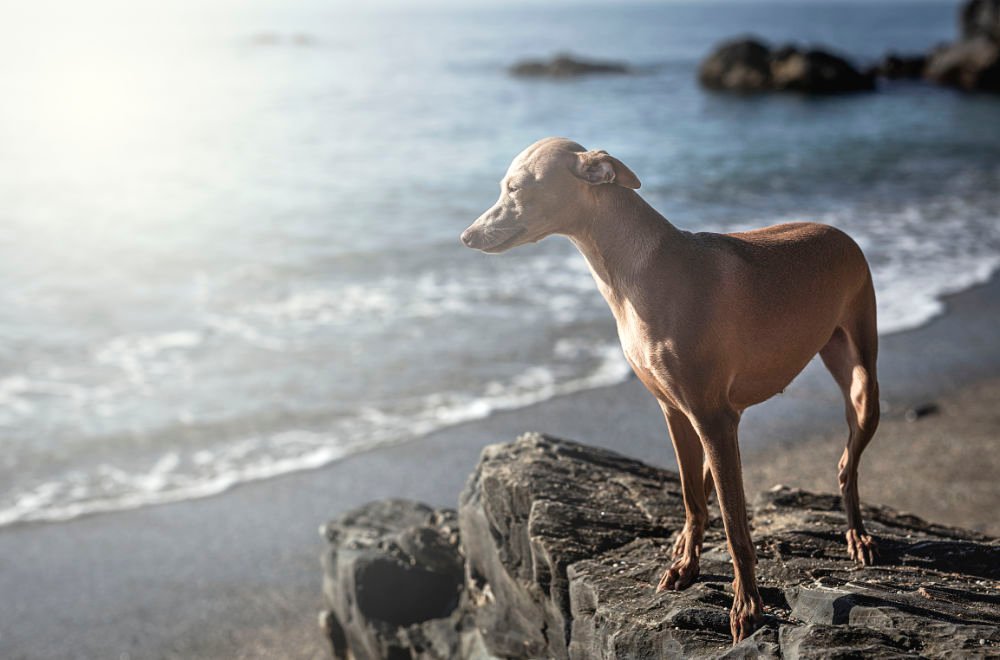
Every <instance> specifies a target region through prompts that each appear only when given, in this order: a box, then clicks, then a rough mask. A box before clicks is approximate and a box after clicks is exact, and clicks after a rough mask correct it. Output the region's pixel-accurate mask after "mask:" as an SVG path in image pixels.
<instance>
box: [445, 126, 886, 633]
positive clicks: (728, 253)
mask: <svg viewBox="0 0 1000 660" xmlns="http://www.w3.org/2000/svg"><path fill="white" fill-rule="evenodd" d="M638 187H639V180H638V178H636V176H635V174H633V173H632V171H631V170H629V169H628V168H627V167H626V166H625V165H623V164H622V163H621V161H619V160H618V159H616V158H613V157H612V156H609V155H608V154H607V153H606V152H603V151H586V150H584V148H583V147H581V146H580V145H579V144H576V143H575V142H571V141H570V140H566V139H562V138H547V139H545V140H541V141H539V142H536V143H535V144H533V145H531V146H530V147H528V148H527V149H525V150H524V151H523V152H521V153H520V154H519V155H518V156H517V158H515V159H514V162H513V163H512V164H511V166H510V168H509V169H508V170H507V175H506V176H505V177H504V178H503V180H502V181H501V184H500V199H499V200H497V203H496V204H494V205H493V207H492V208H490V209H489V210H488V211H486V212H485V213H484V214H483V215H482V216H481V217H480V218H479V219H478V220H476V221H475V222H474V223H473V224H472V225H471V226H470V227H469V228H468V229H466V230H465V232H464V233H463V234H462V242H463V243H465V244H466V245H467V246H469V247H472V248H476V249H479V250H482V251H484V252H490V253H497V252H503V251H504V250H508V249H510V248H512V247H515V246H518V245H523V244H524V243H529V242H534V241H538V240H540V239H542V238H544V237H546V236H548V235H550V234H563V235H565V236H567V237H569V239H570V240H571V241H573V243H574V244H575V245H576V247H577V248H578V249H579V250H580V252H582V253H583V256H584V257H585V258H586V260H587V263H588V264H589V266H590V270H591V272H592V273H593V275H594V280H595V281H596V282H597V287H598V288H599V289H600V291H601V294H603V295H604V298H605V299H606V300H607V301H608V305H610V307H611V311H612V312H613V313H614V316H615V321H616V322H617V324H618V336H619V338H620V339H621V343H622V348H623V349H624V351H625V357H626V358H627V359H628V362H629V364H631V365H632V368H633V369H634V370H635V373H636V375H638V377H639V378H640V379H641V380H642V382H643V383H644V384H645V385H646V387H647V388H648V389H649V391H650V392H652V393H653V395H654V396H655V397H656V398H657V400H658V401H659V402H660V406H661V407H662V408H663V414H664V415H665V416H666V420H667V426H668V427H669V429H670V436H671V438H672V440H673V443H674V450H675V451H676V453H677V464H678V465H679V466H680V472H681V485H682V488H683V491H684V507H685V510H686V514H687V521H686V523H685V525H684V529H683V530H682V531H681V532H680V534H679V536H678V538H677V541H676V543H675V544H674V549H673V554H674V561H673V564H672V565H671V566H670V567H669V568H668V569H667V571H666V572H665V573H664V575H663V578H662V579H661V580H660V584H659V586H658V588H657V590H658V591H659V590H664V589H684V588H686V587H687V586H689V585H690V584H691V583H692V582H693V581H694V579H695V578H696V577H697V576H698V571H699V567H698V558H699V556H700V555H701V545H702V540H703V538H704V531H705V524H706V522H707V518H708V496H709V494H710V493H711V490H712V484H713V482H714V484H715V488H716V489H717V490H718V495H719V507H720V509H721V511H722V519H723V523H724V524H725V528H726V536H727V538H728V540H729V553H730V555H731V556H732V559H733V568H734V573H735V580H734V581H733V591H734V593H735V599H734V602H733V608H732V611H731V612H730V627H731V629H732V633H733V640H734V641H739V640H741V639H743V638H744V637H746V636H748V635H749V634H750V633H751V632H753V629H754V627H755V626H756V624H757V623H758V622H759V620H760V618H761V600H760V595H759V593H758V591H757V583H756V580H755V578H754V564H756V561H757V560H756V555H755V552H754V546H753V542H752V541H751V539H750V527H749V524H748V522H747V514H746V505H745V502H744V494H743V475H742V469H741V467H740V452H739V447H738V446H737V426H738V425H739V421H740V416H741V414H742V413H743V410H744V409H746V408H747V407H748V406H752V405H754V404H756V403H760V402H761V401H764V400H766V399H768V398H770V397H772V396H774V395H775V394H778V393H779V392H781V391H782V390H783V389H784V388H785V386H786V385H788V383H789V382H791V380H792V379H793V378H794V377H795V376H796V375H797V374H798V373H799V372H800V371H801V370H802V369H803V368H804V367H805V366H806V364H807V363H808V362H809V360H810V359H812V357H813V356H814V355H815V354H816V353H817V352H818V353H819V354H820V356H822V358H823V362H824V364H826V366H827V368H828V369H829V370H830V372H831V373H832V374H833V377H834V378H835V379H836V381H837V384H838V385H839V386H840V388H841V390H842V391H843V393H844V399H845V401H846V404H847V423H848V426H849V427H850V436H849V438H848V441H847V448H846V449H845V450H844V454H843V456H842V457H841V459H840V466H839V467H840V472H839V480H840V490H841V493H842V494H843V498H844V508H845V509H846V511H847V526H848V530H847V547H848V551H849V553H850V555H851V557H852V558H854V559H855V560H856V561H858V562H860V563H861V564H871V563H873V562H874V560H875V557H876V546H875V542H874V541H873V540H872V538H871V536H869V535H868V534H867V533H866V532H865V528H864V525H863V524H862V522H861V509H860V505H859V501H858V461H859V459H860V457H861V452H863V451H864V449H865V446H867V444H868V442H869V441H870V440H871V438H872V434H874V432H875V428H876V426H877V425H878V419H879V401H878V382H877V380H876V376H875V361H876V355H877V352H878V336H877V334H876V326H875V291H874V288H873V287H872V278H871V274H870V272H869V269H868V264H867V262H866V261H865V257H864V255H863V254H862V253H861V250H860V248H858V246H857V244H855V243H854V241H853V240H851V239H850V238H849V237H848V236H847V235H846V234H844V233H843V232H841V231H839V230H837V229H834V228H833V227H828V226H826V225H820V224H813V223H795V224H784V225H777V226H774V227H767V228H764V229H757V230H754V231H749V232H743V233H737V234H711V233H697V234H692V233H690V232H686V231H681V230H679V229H677V228H676V227H674V226H673V225H671V224H670V223H669V222H668V221H667V220H666V218H664V217H663V216H662V215H660V214H659V213H657V212H656V211H655V210H653V208H652V207H650V206H649V205H648V204H646V203H645V202H644V201H643V200H642V198H641V197H639V195H638V194H636V193H635V192H634V189H636V188H638Z"/></svg>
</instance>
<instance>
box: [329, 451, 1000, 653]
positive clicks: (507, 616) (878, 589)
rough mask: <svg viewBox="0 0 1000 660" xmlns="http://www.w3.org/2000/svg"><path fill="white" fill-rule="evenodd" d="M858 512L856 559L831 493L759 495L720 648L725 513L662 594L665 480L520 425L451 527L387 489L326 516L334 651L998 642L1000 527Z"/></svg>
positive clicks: (800, 649) (953, 649)
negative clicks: (738, 593) (746, 612)
mask: <svg viewBox="0 0 1000 660" xmlns="http://www.w3.org/2000/svg"><path fill="white" fill-rule="evenodd" d="M865 520H866V522H868V527H869V530H870V531H871V532H873V533H874V534H875V535H876V536H877V537H878V541H879V548H880V551H881V558H882V563H881V564H879V565H877V566H874V567H869V568H865V569H863V570H862V569H858V568H857V567H856V566H855V565H854V563H853V562H852V561H850V559H849V558H848V556H847V550H846V546H845V543H844V538H843V528H844V517H843V513H842V512H841V506H840V501H839V497H837V496H834V495H817V494H812V493H807V492H803V491H799V490H793V489H789V488H785V487H775V488H774V489H772V490H770V491H768V492H766V493H763V494H761V495H760V496H759V497H758V498H757V501H756V502H755V504H754V505H753V507H752V525H753V534H754V542H755V544H756V546H757V556H758V560H759V563H758V566H757V575H758V581H759V584H760V591H761V596H762V597H763V600H764V606H765V613H766V616H765V622H764V625H763V626H762V627H761V628H760V629H759V630H758V631H757V632H756V633H755V634H754V635H752V636H751V637H750V638H748V639H746V640H744V641H743V642H741V643H740V644H739V645H737V646H735V647H732V646H730V644H731V640H730V633H729V614H728V610H729V607H730V604H731V600H732V591H731V585H730V583H731V581H732V566H731V563H730V560H729V556H728V554H727V552H726V543H725V536H724V533H723V530H722V525H721V522H720V521H719V520H718V519H717V518H716V519H714V520H713V521H712V522H711V524H710V525H709V529H708V532H707V535H706V539H705V549H704V553H703V555H702V560H701V563H702V572H701V577H699V579H698V580H697V582H695V584H694V585H693V586H692V587H690V588H689V589H687V590H686V591H682V592H667V593H661V594H657V593H655V587H656V584H657V581H658V580H659V578H660V575H661V573H662V572H663V570H664V568H665V567H666V566H667V565H668V564H669V561H670V557H669V554H670V547H671V537H672V536H673V535H674V534H675V533H676V532H677V531H678V530H680V529H681V527H682V525H683V521H684V507H683V499H682V497H681V491H680V483H679V479H678V477H677V475H676V474H675V473H673V472H669V471H666V470H660V469H656V468H653V467H650V466H647V465H644V464H642V463H639V462H637V461H633V460H630V459H627V458H624V457H622V456H619V455H617V454H614V453H612V452H609V451H606V450H603V449H596V448H592V447H587V446H584V445H579V444H576V443H573V442H568V441H564V440H557V439H555V438H551V437H547V436H543V435H538V434H528V435H525V436H523V437H521V438H520V439H518V440H517V441H516V442H514V443H510V444H505V445H494V446H491V447H487V448H486V449H485V450H484V451H483V454H482V458H481V460H480V463H479V466H478V467H477V468H476V471H475V472H474V474H473V475H472V477H471V478H470V479H469V482H468V484H467V486H466V488H465V491H464V492H463V493H462V496H461V499H460V506H459V511H458V526H459V527H460V528H461V540H459V536H458V532H457V530H456V529H455V513H454V512H451V511H436V512H435V511H433V510H432V509H430V508H429V507H426V506H423V505H418V504H415V503H407V502H399V501H391V502H386V503H374V504H371V505H368V506H366V507H363V508H362V509H359V510H358V511H355V512H353V513H350V514H347V515H346V516H344V517H342V518H340V519H339V520H337V521H334V522H332V523H330V524H329V525H327V526H326V527H325V528H324V534H325V537H326V538H327V540H328V541H329V543H330V548H329V550H328V551H327V553H326V555H325V557H324V593H325V594H326V600H327V604H328V607H329V610H328V611H327V612H325V613H324V615H323V617H322V621H323V622H324V623H325V625H326V628H325V629H326V630H327V634H328V635H329V637H330V639H331V642H332V644H333V648H334V652H335V655H336V656H337V657H338V658H344V657H348V654H351V657H354V658H358V659H359V660H364V659H367V658H375V657H384V658H396V659H402V658H420V659H424V658H427V659H429V658H458V657H466V658H490V657H506V658H538V657H545V658H574V659H575V658H581V659H583V658H602V659H608V660H611V659H625V658H661V657H688V658H709V657H711V658H718V657H730V658H749V657H754V658H806V657H808V658H814V657H815V658H830V657H898V658H904V657H906V658H909V657H923V658H944V657H957V656H959V655H960V656H962V657H973V658H975V657H996V655H997V654H998V653H1000V596H998V595H997V594H998V593H1000V541H997V540H996V539H992V538H988V537H985V536H982V535H980V534H976V533H974V532H970V531H965V530H960V529H955V528H949V527H943V526H940V525H935V524H932V523H928V522H925V521H923V520H920V519H919V518H916V517H914V516H910V515H906V514H902V513H899V512H896V511H893V510H891V509H888V508H881V507H879V508H872V507H866V510H865ZM869 521H870V522H869ZM463 563H464V569H463ZM463 570H464V579H463V578H462V577H461V576H462V572H463Z"/></svg>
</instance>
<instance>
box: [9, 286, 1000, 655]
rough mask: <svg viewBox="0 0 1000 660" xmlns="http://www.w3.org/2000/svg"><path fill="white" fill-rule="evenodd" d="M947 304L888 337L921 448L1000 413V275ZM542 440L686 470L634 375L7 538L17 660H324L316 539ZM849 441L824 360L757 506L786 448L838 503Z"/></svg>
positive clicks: (801, 380)
mask: <svg viewBox="0 0 1000 660" xmlns="http://www.w3.org/2000/svg"><path fill="white" fill-rule="evenodd" d="M943 302H944V303H945V308H946V309H945V312H944V313H943V314H941V315H939V316H937V317H935V318H934V319H933V320H931V321H930V322H928V323H927V324H925V325H923V326H920V327H918V328H914V329H911V330H906V331H902V332H898V333H893V334H890V335H886V336H884V337H882V338H881V345H882V354H881V357H880V363H879V364H880V366H879V369H880V381H881V382H882V396H883V400H884V405H883V410H884V414H883V424H882V430H881V431H880V435H882V434H884V435H886V437H889V436H893V437H895V436H897V435H898V436H899V437H900V438H903V439H905V438H906V437H907V436H908V434H909V431H907V429H910V428H913V429H917V428H921V427H924V428H927V427H926V426H925V422H924V421H923V420H921V421H919V422H917V423H915V424H908V423H907V422H904V421H902V420H903V415H904V413H905V411H906V410H907V409H908V408H910V407H912V406H915V405H919V404H923V403H927V402H938V403H940V402H946V403H942V404H941V406H942V409H943V411H944V412H943V413H942V415H941V416H940V419H936V418H929V420H928V421H927V424H938V423H939V422H940V423H942V424H944V423H945V422H948V421H949V420H951V421H954V420H953V418H952V417H949V416H948V415H949V414H950V413H949V411H950V410H951V409H952V408H953V407H954V408H955V409H956V410H965V409H963V408H962V406H966V408H968V409H976V410H979V409H981V408H982V405H983V401H981V400H979V399H977V398H976V397H975V396H971V395H968V394H967V392H969V391H971V390H970V388H976V387H985V388H987V389H986V390H985V391H986V392H987V393H988V394H989V393H992V392H995V391H1000V390H998V389H989V388H991V387H994V385H991V384H990V383H996V382H1000V345H998V342H997V339H996V327H997V320H998V319H1000V274H994V275H993V277H992V278H991V279H990V280H989V281H988V282H986V283H984V284H980V285H977V286H974V287H972V288H970V289H966V290H964V291H962V292H959V293H956V294H952V295H950V296H946V297H945V298H944V299H943ZM970 396H971V398H970ZM963 397H964V398H963ZM953 401H955V402H957V403H955V404H953V403H952V402H953ZM986 403H987V404H988V403H989V397H988V396H987V400H986ZM885 404H887V405H885ZM977 406H978V407H977ZM963 414H965V415H968V414H969V411H968V410H966V412H965V413H963ZM904 424H906V425H907V426H905V427H903V428H902V430H899V431H896V430H887V429H894V428H895V427H897V426H899V425H904ZM945 426H947V425H945ZM930 428H931V429H932V431H933V429H934V428H936V427H933V426H932V427H930ZM983 428H988V425H986V426H984V427H983ZM529 430H538V431H542V432H547V433H550V434H553V435H556V436H560V437H565V438H569V439H573V440H576V441H579V442H584V443H587V444H593V445H598V446H604V447H608V448H611V449H613V450H615V451H618V452H620V453H622V454H625V455H628V456H630V457H633V458H637V459H639V460H643V461H646V462H649V463H652V464H654V465H658V466H663V467H669V468H672V469H673V468H675V466H674V462H673V455H672V454H673V452H672V449H671V447H670V442H669V439H668V436H667V432H666V426H665V425H664V423H663V421H662V418H661V413H660V410H659V407H658V406H657V404H656V402H655V401H654V400H653V398H652V397H651V396H650V395H649V394H648V393H647V392H646V391H645V390H644V388H643V386H642V385H641V384H640V383H639V382H638V381H637V380H636V379H634V378H632V379H629V380H628V381H627V382H625V383H622V384H619V385H612V386H608V387H602V388H596V389H591V390H585V391H581V392H576V393H572V394H567V395H564V396H559V397H555V398H553V399H549V400H546V401H543V402H540V403H537V404H533V405H531V406H528V407H526V408H519V409H514V410H507V411H501V412H497V413H494V414H493V415H491V416H490V417H487V418H485V419H481V420H476V421H472V422H466V423H463V424H459V425H456V426H452V427H448V428H446V429H442V430H440V431H436V432H434V433H431V434H430V435H427V436H424V437H420V438H415V439H413V440H410V441H407V442H404V443H399V444H394V445H390V446H382V447H375V448H372V449H370V450H366V451H363V452H359V453H357V454H353V455H351V456H348V457H345V458H343V459H340V460H338V461H335V462H333V463H331V464H329V465H326V466H324V467H321V468H317V469H314V470H308V471H299V472H295V473H290V474H287V475H283V476H278V477H274V478H272V479H267V480H263V481H256V482H250V483H245V484H240V485H237V486H235V487H233V488H231V489H229V490H227V491H226V492H224V493H221V494H219V495H216V496H213V497H208V498H200V499H196V500H186V501H181V502H176V503H171V504H163V505H156V506H148V507H142V508H138V509H132V510H126V511H118V512H109V513H103V514H100V515H91V516H84V517H80V518H76V519H72V520H68V521H62V522H52V523H50V522H32V523H21V524H16V525H13V526H10V527H5V528H2V529H0V561H2V562H3V570H0V591H2V592H3V593H4V594H13V596H12V597H5V598H4V599H2V600H0V656H3V657H12V658H17V657H32V658H36V657H65V656H79V655H83V656H88V657H94V656H100V657H119V656H120V654H122V653H128V654H131V655H132V656H134V657H137V656H142V657H145V656H154V657H170V656H173V655H176V656H183V657H217V656H227V657H261V656H265V655H268V654H274V653H276V652H279V651H280V655H282V656H285V657H315V656H317V655H320V656H322V655H323V654H324V653H325V651H326V649H325V648H324V647H323V646H322V642H323V640H322V639H321V637H320V634H319V632H318V628H317V626H316V621H315V614H316V613H317V612H318V611H319V609H320V607H321V596H320V571H319V563H318V554H319V552H320V550H321V548H322V543H321V541H320V539H319V537H318V535H317V534H316V529H317V527H318V526H319V525H320V524H321V523H324V522H325V521H326V520H328V519H330V518H332V517H334V516H336V515H337V514H339V513H342V512H344V511H346V510H347V509H349V508H352V507H354V506H357V505H360V504H362V503H364V502H367V501H369V500H372V499H379V498H384V497H392V496H395V497H407V498H412V499H417V500H421V501H425V502H427V503H428V504H432V505H435V506H452V507H453V506H455V502H456V500H457V497H458V494H459V492H460V490H461V488H462V486H463V484H464V482H465V479H466V477H467V475H468V474H469V473H470V472H471V471H472V469H473V467H474V465H475V463H476V461H477V460H478V456H479V452H480V450H481V448H482V447H483V446H484V445H487V444H492V443H495V442H504V441H510V440H512V439H513V438H514V437H515V436H516V435H518V434H520V433H521V432H524V431H529ZM940 430H941V429H939V430H938V431H933V432H932V433H931V435H933V433H938V432H940ZM845 434H846V427H845V425H844V422H843V402H842V399H841V397H840V392H839V390H838V389H837V387H836V385H834V383H833V381H832V379H831V378H830V377H829V375H828V374H826V373H825V371H824V369H823V368H822V365H821V364H819V362H818V361H813V362H812V363H811V364H810V365H809V367H807V368H806V370H805V371H804V372H803V374H801V375H800V376H799V377H798V378H797V379H796V381H795V382H794V383H793V385H792V386H790V387H789V388H788V390H787V391H786V393H785V394H784V395H781V396H779V397H776V398H774V399H772V400H771V401H768V402H766V403H764V404H761V405H760V406H756V407H755V408H752V409H750V410H748V411H747V414H746V415H745V417H744V422H743V424H742V425H741V445H742V447H743V450H744V464H745V470H746V473H747V483H748V493H749V496H750V497H753V496H754V495H755V492H754V491H753V490H750V488H751V486H750V484H751V483H755V480H758V481H760V480H766V479H768V478H769V477H770V473H769V472H767V471H766V470H763V471H762V469H761V466H762V465H763V466H765V467H767V466H768V464H769V463H775V461H774V459H773V454H774V452H772V451H769V450H778V449H780V450H781V454H780V455H782V456H786V455H788V454H789V452H793V453H796V454H797V458H795V460H792V459H791V458H786V459H783V460H784V461H785V462H784V463H781V464H780V465H779V464H777V463H775V464H774V465H773V466H771V467H773V468H774V469H775V470H776V471H777V472H778V473H780V470H779V469H778V468H782V466H784V468H783V469H784V470H785V475H786V476H783V477H782V478H781V481H782V482H783V483H788V484H790V485H796V482H795V478H796V477H798V478H800V480H801V481H805V480H807V479H813V478H815V479H827V480H828V481H829V483H830V484H831V485H830V486H827V487H826V488H825V490H828V491H829V490H832V489H833V488H834V486H835V478H836V455H839V451H840V449H841V447H842V446H843V436H844V435H845ZM880 435H877V436H876V438H875V440H874V441H873V444H872V447H871V448H869V450H868V452H866V454H865V459H863V468H862V470H863V473H862V478H861V488H862V499H863V500H867V498H869V497H870V494H871V493H874V492H875V491H874V490H870V487H871V485H872V484H873V483H874V482H875V481H876V480H877V477H876V478H873V474H872V473H871V471H870V470H869V471H868V472H864V470H865V467H864V465H865V464H866V463H865V461H866V460H867V459H868V458H869V456H878V447H879V444H880V443H879V437H880ZM924 435H925V436H926V435H927V434H926V433H925V434H924ZM834 436H840V437H841V439H839V440H833V439H832V438H833V437H834ZM931 440H932V439H931ZM949 441H951V442H952V443H954V442H955V441H954V439H952V438H949ZM922 442H924V441H922ZM820 443H822V446H823V447H826V450H825V451H826V452H827V453H829V452H833V453H834V454H835V456H834V459H833V461H832V462H831V461H830V459H829V457H828V456H827V455H826V453H823V452H819V451H818V450H817V451H814V449H815V448H818V447H820ZM924 444H926V443H924ZM888 446H889V445H888V444H887V445H886V447H888ZM894 446H895V445H894ZM789 447H791V448H792V449H789ZM821 453H822V455H820V454H821ZM960 455H961V454H959V456H960ZM889 458H890V459H891V458H892V457H891V456H890V457H889ZM966 458H967V457H966ZM890 463H891V460H890ZM876 464H877V463H876V460H875V459H872V465H876ZM789 469H791V470H793V471H796V472H795V473H794V474H791V475H789V474H788V470H789ZM824 475H825V476H824ZM903 476H906V475H903ZM922 478H925V479H932V478H935V477H934V475H933V474H930V475H924V476H923V477H922ZM935 485H937V484H933V483H929V486H931V487H933V486H935ZM977 492H978V491H977ZM987 494H988V493H987ZM872 501H877V500H872ZM878 503H880V504H881V503H887V502H878ZM997 505H1000V502H995V503H993V510H995V506H997ZM913 513H915V514H916V515H918V516H922V517H925V516H926V517H931V518H932V519H933V516H931V515H930V514H928V513H926V512H925V511H922V510H919V509H918V510H914V511H913ZM937 522H949V521H942V520H937Z"/></svg>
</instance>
